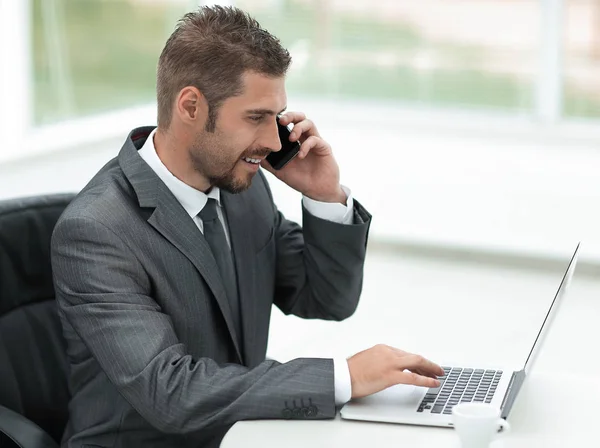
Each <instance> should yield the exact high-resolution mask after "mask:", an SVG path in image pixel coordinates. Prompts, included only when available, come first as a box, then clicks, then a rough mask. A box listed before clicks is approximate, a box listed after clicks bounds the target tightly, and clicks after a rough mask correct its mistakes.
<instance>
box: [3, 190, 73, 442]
mask: <svg viewBox="0 0 600 448" xmlns="http://www.w3.org/2000/svg"><path fill="white" fill-rule="evenodd" d="M72 198H73V195H71V194H61V195H47V196H39V197H30V198H22V199H11V200H4V201H0V446H1V447H6V446H9V447H13V446H16V447H20V448H57V447H58V446H59V444H60V440H61V438H62V435H63V432H64V429H65V425H66V423H67V419H68V402H69V391H68V384H67V381H68V380H67V369H68V364H67V355H66V343H65V342H64V339H63V336H62V327H61V324H60V320H59V317H58V314H57V308H56V302H55V300H54V287H53V282H52V271H51V266H50V238H51V235H52V230H53V229H54V226H55V224H56V221H57V219H58V217H59V216H60V214H61V213H62V212H63V210H64V208H65V207H66V206H67V204H68V203H69V202H70V201H71V199H72Z"/></svg>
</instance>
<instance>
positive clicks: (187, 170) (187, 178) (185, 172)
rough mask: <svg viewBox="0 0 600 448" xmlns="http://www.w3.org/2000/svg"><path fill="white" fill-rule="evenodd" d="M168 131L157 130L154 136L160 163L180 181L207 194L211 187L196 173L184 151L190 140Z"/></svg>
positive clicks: (206, 180)
mask: <svg viewBox="0 0 600 448" xmlns="http://www.w3.org/2000/svg"><path fill="white" fill-rule="evenodd" d="M177 134H178V133H176V132H172V131H171V130H170V129H167V130H163V129H161V128H158V129H157V130H156V133H155V134H154V147H155V148H156V154H157V155H158V158H159V159H160V160H161V162H162V163H163V164H164V165H165V166H166V167H167V169H168V170H169V172H170V173H171V174H172V175H173V176H175V177H176V178H177V179H179V180H180V181H182V182H184V183H186V184H187V185H189V186H190V187H192V188H195V189H196V190H199V191H202V192H204V193H207V192H208V191H209V190H210V189H211V185H210V183H209V182H208V179H206V178H205V177H204V176H203V175H202V174H200V173H199V172H198V171H196V170H195V169H194V167H193V164H192V163H191V160H190V156H189V154H188V152H187V150H186V148H189V146H190V143H191V142H190V140H189V139H187V138H181V137H179V136H178V135H177Z"/></svg>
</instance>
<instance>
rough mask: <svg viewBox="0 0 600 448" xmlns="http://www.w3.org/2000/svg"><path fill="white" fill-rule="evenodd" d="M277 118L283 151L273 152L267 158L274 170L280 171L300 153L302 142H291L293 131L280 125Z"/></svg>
mask: <svg viewBox="0 0 600 448" xmlns="http://www.w3.org/2000/svg"><path fill="white" fill-rule="evenodd" d="M279 118H280V117H279V116H277V128H278V130H279V140H281V149H280V150H279V151H277V152H272V153H271V154H269V155H268V156H267V162H269V164H270V165H271V166H272V167H273V169H276V170H280V169H282V168H283V167H284V166H286V165H287V164H288V163H289V162H290V161H291V160H292V159H293V158H294V157H296V156H297V155H298V152H300V142H297V141H296V142H291V141H290V133H291V129H290V128H288V127H287V126H284V125H282V124H280V123H279Z"/></svg>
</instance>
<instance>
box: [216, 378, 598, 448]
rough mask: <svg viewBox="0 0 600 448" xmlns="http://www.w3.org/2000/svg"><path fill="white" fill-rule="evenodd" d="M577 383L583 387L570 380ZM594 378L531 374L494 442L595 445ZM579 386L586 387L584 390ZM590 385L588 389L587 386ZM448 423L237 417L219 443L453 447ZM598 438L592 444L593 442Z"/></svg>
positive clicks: (568, 447)
mask: <svg viewBox="0 0 600 448" xmlns="http://www.w3.org/2000/svg"><path fill="white" fill-rule="evenodd" d="M575 384H579V385H580V386H581V389H580V390H581V391H582V392H575V393H573V392H574V391H575V389H572V388H571V387H570V386H572V385H575ZM598 384H599V383H598V379H597V378H596V379H595V380H594V379H593V378H592V377H587V378H585V377H575V376H567V375H555V376H552V375H532V377H531V378H529V379H528V381H527V382H526V383H525V385H524V387H523V389H522V391H521V394H520V395H519V399H518V402H517V403H516V404H515V407H514V408H513V411H512V412H511V415H510V417H509V418H508V421H509V423H510V424H511V426H512V431H511V432H510V433H508V434H506V435H504V436H503V437H502V438H501V439H499V441H498V442H496V443H495V444H493V445H492V448H513V447H514V448H517V447H518V448H535V447H543V448H554V447H556V448H559V447H560V448H576V447H579V446H581V447H592V446H598V445H600V443H598V434H599V431H598V429H597V428H598V417H597V416H598V412H597V408H598V403H600V386H599V385H598ZM583 389H587V390H588V391H587V392H585V393H583ZM589 390H591V391H589ZM457 440H458V439H457V438H456V434H455V432H454V431H453V430H452V429H448V428H433V427H420V426H407V425H394V424H385V423H370V422H355V421H350V420H342V419H340V418H339V416H338V417H337V418H336V419H335V420H312V421H301V420H284V421H281V420H263V421H254V422H240V423H237V424H236V425H235V426H234V427H233V428H232V430H231V431H230V432H229V433H228V434H227V436H226V437H225V440H224V441H223V443H222V444H221V447H222V448H231V447H245V448H253V447H256V448H259V447H260V448H271V447H272V448H281V447H286V448H296V447H297V448H305V447H307V446H309V447H327V448H331V447H369V448H374V447H381V448H384V447H390V448H391V447H407V448H409V447H456V446H458V445H457ZM594 443H596V445H594Z"/></svg>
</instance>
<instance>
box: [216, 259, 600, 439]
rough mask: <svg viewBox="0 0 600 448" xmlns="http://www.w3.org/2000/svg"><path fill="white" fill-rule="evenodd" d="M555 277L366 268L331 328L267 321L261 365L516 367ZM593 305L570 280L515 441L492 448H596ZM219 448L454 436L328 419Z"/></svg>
mask: <svg viewBox="0 0 600 448" xmlns="http://www.w3.org/2000/svg"><path fill="white" fill-rule="evenodd" d="M565 268H566V263H565ZM561 275H562V273H560V272H557V273H540V272H526V271H523V270H515V269H509V268H488V267H485V266H473V265H471V266H465V265H459V264H452V263H448V262H431V261H426V260H414V259H409V260H398V259H394V258H381V257H376V258H371V259H370V260H369V261H368V264H367V267H366V275H365V287H364V293H363V299H362V301H361V305H360V307H359V310H358V311H357V313H356V314H355V316H353V317H352V318H350V319H349V320H347V321H346V322H342V323H330V322H320V321H306V320H301V319H296V318H290V317H285V316H282V315H280V314H275V315H274V316H273V325H272V333H271V339H270V345H269V355H270V356H271V357H273V358H275V359H279V360H281V361H282V362H284V361H286V360H288V359H292V358H296V357H301V356H302V357H305V356H315V357H331V356H339V355H342V356H347V355H350V354H352V353H355V352H356V351H359V350H362V349H364V348H367V347H369V346H371V345H373V344H376V343H379V342H382V343H387V344H390V345H395V346H397V347H399V348H403V349H406V350H411V351H414V352H419V353H422V354H424V355H426V356H428V357H430V358H431V359H433V360H435V361H438V362H444V361H446V360H456V361H458V362H462V361H463V360H464V362H465V364H473V360H480V361H481V362H483V363H488V364H489V363H501V364H504V363H507V364H510V365H514V364H516V363H518V362H519V361H521V363H522V362H523V360H524V359H525V358H526V355H527V353H528V351H529V349H530V348H531V345H532V343H533V340H534V339H535V336H536V334H537V331H538V329H539V326H540V324H541V322H542V321H543V318H544V316H545V313H546V311H547V308H548V306H549V304H550V302H551V301H552V298H553V296H554V293H555V292H556V289H557V287H558V284H559V283H560V279H561ZM599 297H600V282H597V281H593V280H590V279H585V278H579V277H578V276H577V273H575V277H574V279H573V283H572V285H571V289H570V291H569V295H568V296H567V297H566V300H565V302H564V304H563V306H562V308H561V309H560V314H559V315H558V316H557V318H556V319H555V322H554V324H553V327H552V331H551V332H550V334H549V335H548V338H547V340H546V344H545V347H544V350H543V351H542V352H541V354H540V356H539V358H538V361H537V363H536V365H535V368H534V369H533V372H532V374H531V376H530V377H528V379H527V380H526V382H525V385H524V386H523V389H522V391H521V394H520V395H519V397H518V400H517V403H516V404H515V407H514V408H513V411H512V413H511V415H510V416H509V419H508V420H509V422H510V423H511V425H512V426H513V430H512V432H511V433H510V434H508V435H506V436H505V437H504V438H503V440H502V441H501V442H499V443H496V444H495V445H494V448H496V447H498V448H500V447H505V448H510V447H527V448H535V447H544V448H549V447H561V448H563V447H568V448H572V447H578V446H585V447H588V446H600V443H599V442H597V441H598V432H599V430H598V428H600V425H598V423H597V419H598V418H597V415H598V412H597V409H598V408H599V407H600V374H599V373H598V372H600V355H598V354H597V353H598V348H597V345H598V341H600V299H599ZM383 310H385V312H383ZM415 316H417V318H415ZM449 322H450V324H449ZM449 328H452V331H451V332H449ZM450 333H451V337H450ZM469 361H471V362H469ZM573 386H576V387H575V388H573ZM594 444H596V445H594ZM221 446H222V447H223V448H234V447H245V448H251V447H257V448H258V447H260V448H269V447H274V448H275V447H277V448H280V447H306V446H314V447H328V448H330V447H363V446H367V447H369V448H374V447H422V446H431V447H454V446H456V436H455V433H454V432H453V430H452V429H446V428H429V427H417V426H405V425H394V424H381V423H368V422H354V421H346V420H341V419H340V418H339V416H338V417H337V418H336V419H334V420H321V421H314V420H313V421H300V420H293V421H285V420H271V421H252V422H239V423H237V424H236V425H235V426H234V427H233V428H232V429H231V430H230V431H229V433H228V434H227V436H226V437H225V439H224V441H223V443H222V445H221Z"/></svg>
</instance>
